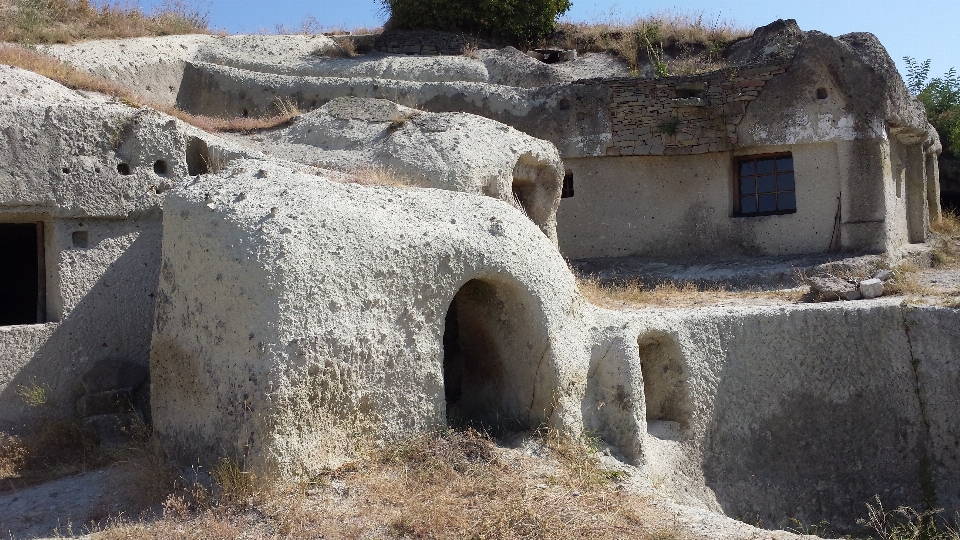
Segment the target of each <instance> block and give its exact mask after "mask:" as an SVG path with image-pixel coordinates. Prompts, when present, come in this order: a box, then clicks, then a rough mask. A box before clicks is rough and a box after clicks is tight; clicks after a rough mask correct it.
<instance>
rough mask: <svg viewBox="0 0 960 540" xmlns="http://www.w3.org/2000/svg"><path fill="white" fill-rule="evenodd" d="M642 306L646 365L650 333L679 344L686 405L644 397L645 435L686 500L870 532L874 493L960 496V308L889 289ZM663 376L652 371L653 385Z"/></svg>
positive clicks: (959, 499)
mask: <svg viewBox="0 0 960 540" xmlns="http://www.w3.org/2000/svg"><path fill="white" fill-rule="evenodd" d="M645 315H646V317H645V321H644V322H643V323H642V324H646V325H650V328H649V329H648V330H647V331H641V332H640V337H639V346H640V350H641V363H644V362H646V363H649V364H650V366H654V365H659V364H655V362H656V361H659V358H660V356H657V355H653V354H646V355H645V354H644V351H645V350H647V349H649V346H648V343H649V342H651V338H650V336H654V337H656V338H657V339H659V343H660V344H661V345H660V346H659V348H658V349H657V351H665V350H668V349H670V347H671V346H673V345H670V344H671V343H675V344H676V346H677V347H678V348H679V351H680V352H679V355H675V356H677V358H676V359H675V362H674V364H675V366H673V369H674V370H675V371H679V374H678V375H677V376H676V377H675V378H676V379H677V380H680V381H682V383H681V387H680V390H681V391H679V392H677V395H678V396H679V397H680V399H679V400H678V403H677V407H675V409H676V410H678V411H680V412H683V411H689V412H687V413H686V414H685V415H683V414H681V415H677V414H673V415H672V416H671V415H662V416H663V417H662V418H661V417H656V416H651V412H650V410H651V409H650V401H651V400H652V399H655V397H656V396H655V395H648V396H647V397H646V399H647V401H648V409H647V410H648V413H647V420H648V424H649V428H648V431H649V435H648V438H647V443H646V445H645V452H646V455H647V462H648V463H649V464H650V465H649V466H648V467H649V471H650V473H651V476H657V475H662V476H664V478H665V481H664V483H665V484H673V485H675V486H677V487H676V488H674V489H675V490H676V492H677V497H678V498H682V497H684V496H687V497H689V496H691V495H693V494H696V493H701V494H703V495H706V497H704V498H703V500H702V502H703V504H705V505H707V506H708V507H711V508H717V507H719V508H720V509H722V510H723V512H724V513H725V514H726V515H728V516H731V517H735V518H739V519H744V520H746V521H749V522H760V523H762V526H764V527H768V528H770V527H773V528H776V527H782V526H788V525H789V522H788V521H787V520H788V519H790V518H795V519H798V520H800V521H801V522H803V523H819V522H820V521H821V520H826V521H828V522H829V523H830V528H829V532H830V533H832V534H838V533H844V532H850V533H860V532H862V529H860V528H859V526H857V525H856V519H857V518H859V517H864V515H865V513H866V507H865V506H864V505H865V503H869V502H873V501H874V497H875V496H879V497H880V499H881V500H882V502H883V504H884V506H885V507H887V508H896V507H897V506H898V505H908V506H912V507H914V508H922V507H923V506H924V505H925V504H928V503H929V504H933V505H935V506H936V507H938V508H945V509H946V511H945V514H944V515H945V516H952V515H953V512H954V511H955V510H956V509H957V508H958V506H960V496H958V495H957V490H956V485H957V479H958V477H960V465H958V449H957V446H956V441H957V440H958V438H960V425H958V422H957V420H956V414H955V411H956V410H957V408H958V407H960V401H958V398H957V391H956V389H957V385H958V382H960V364H958V354H960V337H958V335H957V333H956V332H955V329H956V328H957V325H960V310H957V309H947V308H935V307H912V306H911V307H908V306H904V305H901V304H900V302H899V300H898V299H881V300H873V301H867V302H838V303H833V304H806V305H798V306H778V307H773V308H770V307H755V308H746V309H744V308H739V309H731V308H708V309H697V310H677V311H669V312H661V313H651V312H647V313H646V314H645ZM654 352H656V351H654ZM661 356H662V355H661ZM664 374H668V372H666V371H662V370H649V369H648V370H645V371H644V377H645V380H644V387H645V388H646V387H648V386H650V385H653V386H658V385H659V386H660V387H663V380H664V377H665V375H664ZM648 378H650V379H651V380H647V379H648ZM654 413H656V411H654ZM673 422H679V424H680V425H679V426H676V427H678V428H679V429H677V430H673V431H671V430H670V429H669V427H670V424H671V423H673ZM663 463H669V464H670V466H671V467H672V469H671V470H668V471H661V470H660V469H661V468H663ZM699 474H702V476H700V477H699V478H697V476H698V475H699ZM699 482H703V484H702V485H700V484H699Z"/></svg>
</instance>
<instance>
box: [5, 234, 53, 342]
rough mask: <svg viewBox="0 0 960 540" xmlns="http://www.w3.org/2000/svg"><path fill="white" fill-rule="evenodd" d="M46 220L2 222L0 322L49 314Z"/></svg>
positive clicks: (24, 321)
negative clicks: (46, 291)
mask: <svg viewBox="0 0 960 540" xmlns="http://www.w3.org/2000/svg"><path fill="white" fill-rule="evenodd" d="M45 270H46V265H45V263H44V249H43V223H0V326H11V325H18V324H37V323H42V322H44V319H45V315H46V297H45V296H46V295H45V294H44V292H45V289H46V279H45Z"/></svg>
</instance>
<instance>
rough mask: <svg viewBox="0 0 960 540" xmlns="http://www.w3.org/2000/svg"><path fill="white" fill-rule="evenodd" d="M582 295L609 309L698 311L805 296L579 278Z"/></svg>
mask: <svg viewBox="0 0 960 540" xmlns="http://www.w3.org/2000/svg"><path fill="white" fill-rule="evenodd" d="M578 284H579V287H580V293H581V294H583V296H584V298H586V299H587V301H588V302H590V303H592V304H595V305H598V306H600V307H605V308H609V309H622V308H624V307H667V308H680V307H699V306H709V305H728V304H743V303H755V302H786V303H795V302H799V301H800V300H801V299H802V293H801V292H798V291H794V290H784V291H730V290H727V289H726V288H724V287H723V286H721V285H710V286H704V285H697V284H696V283H690V282H675V281H665V282H663V283H660V284H658V285H656V286H652V287H651V286H647V285H645V284H644V283H643V282H641V281H640V280H627V281H620V282H613V283H610V282H604V281H601V280H599V279H596V278H592V277H579V278H578Z"/></svg>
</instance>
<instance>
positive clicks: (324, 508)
mask: <svg viewBox="0 0 960 540" xmlns="http://www.w3.org/2000/svg"><path fill="white" fill-rule="evenodd" d="M530 444H533V445H534V446H535V447H536V449H537V450H535V451H534V452H536V453H541V454H543V456H544V457H539V458H538V457H533V456H532V455H528V454H526V453H524V452H520V451H515V450H505V449H503V448H501V447H498V446H497V445H496V444H495V443H494V441H493V440H491V439H490V438H489V437H488V436H486V435H483V434H481V433H478V432H476V431H473V430H466V431H453V430H449V431H443V432H439V433H434V434H429V435H424V436H421V437H416V438H413V439H411V440H408V441H405V442H401V443H398V444H395V445H392V446H388V447H385V448H382V449H379V450H376V451H371V452H369V454H368V455H367V456H366V457H365V458H363V459H361V460H359V461H357V462H354V463H348V464H346V465H344V466H342V467H339V468H337V469H334V470H329V471H327V472H325V473H324V474H321V475H319V476H317V477H316V478H313V479H312V480H310V481H309V482H304V483H301V484H297V485H288V486H284V487H283V488H276V487H274V488H270V489H269V490H267V491H263V492H260V493H259V494H258V495H256V496H252V497H249V498H248V500H247V502H246V503H237V502H229V501H224V500H222V499H220V500H215V499H211V500H209V501H208V503H207V504H206V505H205V506H201V507H195V506H193V505H192V504H191V503H190V502H188V498H185V497H182V496H178V495H175V496H171V497H170V498H169V499H168V502H167V504H166V505H165V509H164V516H163V517H162V518H161V519H159V520H156V521H152V522H130V521H124V520H116V521H114V522H113V523H112V524H111V525H110V526H108V527H106V528H105V529H102V530H101V531H99V532H98V533H97V534H95V535H94V538H97V539H104V540H113V539H122V538H142V539H147V538H164V539H178V538H191V539H209V540H219V539H227V538H237V537H239V536H240V535H241V534H242V535H243V536H244V537H246V538H259V537H270V538H330V539H335V538H371V537H377V538H380V537H399V538H435V539H446V538H500V539H520V538H524V539H539V538H542V539H546V538H597V539H601V540H602V539H613V538H625V537H635V538H641V539H644V538H662V537H664V536H662V534H663V532H664V530H663V529H662V525H661V524H660V523H659V521H660V520H658V519H656V518H655V517H653V512H652V511H651V509H650V507H649V505H648V504H647V502H646V501H645V500H644V499H643V498H642V497H640V496H637V495H633V494H630V493H627V492H624V491H621V490H620V489H618V487H617V485H616V484H615V480H616V478H617V475H616V474H611V473H610V472H609V471H606V470H605V469H604V468H603V467H602V466H601V465H600V464H599V461H598V460H597V458H596V457H594V456H595V454H594V453H593V452H592V449H591V448H590V446H589V445H588V444H585V442H584V441H583V440H581V439H579V438H572V437H568V436H566V435H563V434H560V433H555V432H550V431H546V430H544V431H541V432H540V433H539V435H538V437H537V438H536V439H535V440H533V441H531V442H530ZM250 501H254V502H253V503H251V502H250ZM648 515H650V516H651V517H650V518H648V517H647V516H648ZM669 532H671V533H672V534H671V535H670V536H669V537H673V538H679V537H680V535H679V534H678V533H677V532H676V531H669Z"/></svg>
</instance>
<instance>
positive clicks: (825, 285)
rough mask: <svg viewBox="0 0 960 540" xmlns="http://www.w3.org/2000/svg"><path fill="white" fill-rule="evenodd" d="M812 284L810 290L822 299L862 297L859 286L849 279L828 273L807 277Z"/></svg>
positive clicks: (808, 282)
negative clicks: (858, 289)
mask: <svg viewBox="0 0 960 540" xmlns="http://www.w3.org/2000/svg"><path fill="white" fill-rule="evenodd" d="M807 284H808V285H809V286H810V292H811V293H813V294H814V296H816V297H817V298H818V299H819V300H821V301H828V302H829V301H832V300H840V299H843V300H857V299H859V298H860V292H859V291H857V287H856V286H855V285H854V284H853V283H850V282H849V281H846V280H843V279H840V278H838V277H834V276H830V275H826V276H815V277H811V278H808V279H807Z"/></svg>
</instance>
